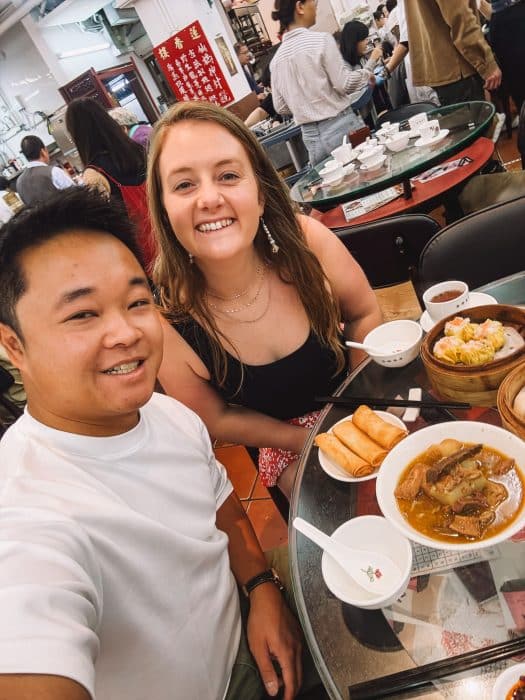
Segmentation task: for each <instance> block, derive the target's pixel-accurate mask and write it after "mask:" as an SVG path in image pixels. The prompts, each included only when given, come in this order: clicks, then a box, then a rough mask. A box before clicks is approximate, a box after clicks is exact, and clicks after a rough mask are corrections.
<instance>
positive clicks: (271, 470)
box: [259, 411, 320, 487]
mask: <svg viewBox="0 0 525 700" xmlns="http://www.w3.org/2000/svg"><path fill="white" fill-rule="evenodd" d="M319 413H320V411H314V412H313V413H307V414H306V415H305V416H300V417H299V418H290V420H289V421H286V422H287V423H291V424H292V425H300V426H301V427H303V428H313V427H314V425H315V423H316V422H317V419H318V417H319ZM296 459H299V455H298V454H296V453H295V452H291V451H290V450H281V449H279V448H277V447H263V448H261V449H260V450H259V476H260V477H261V482H262V483H263V484H264V486H267V487H268V486H275V485H276V484H277V479H278V478H279V477H280V476H281V474H282V473H283V471H284V470H285V469H286V467H287V466H288V465H289V464H291V463H292V462H294V461H295V460H296Z"/></svg>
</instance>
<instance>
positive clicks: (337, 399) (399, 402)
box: [315, 396, 472, 409]
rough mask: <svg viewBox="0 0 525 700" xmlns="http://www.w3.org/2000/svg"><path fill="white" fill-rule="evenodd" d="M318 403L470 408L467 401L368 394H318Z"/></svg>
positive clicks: (383, 406) (386, 406)
mask: <svg viewBox="0 0 525 700" xmlns="http://www.w3.org/2000/svg"><path fill="white" fill-rule="evenodd" d="M315 400H316V401H318V402H319V403H334V404H339V405H340V406H355V405H356V404H362V403H364V404H367V405H368V406H376V407H377V408H388V407H389V406H400V407H401V408H410V407H414V408H448V409H452V408H460V409H467V408H472V406H471V405H470V404H469V403H462V402H460V401H418V400H415V399H387V398H383V399H375V398H373V397H370V396H318V397H316V399H315Z"/></svg>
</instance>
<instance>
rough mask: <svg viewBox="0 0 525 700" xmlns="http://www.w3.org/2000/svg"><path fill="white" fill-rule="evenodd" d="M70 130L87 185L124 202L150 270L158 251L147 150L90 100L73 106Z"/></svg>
mask: <svg viewBox="0 0 525 700" xmlns="http://www.w3.org/2000/svg"><path fill="white" fill-rule="evenodd" d="M66 127H67V130H68V131H69V133H70V134H71V138H72V139H73V141H74V142H75V145H76V147H77V150H78V154H79V156H80V159H81V161H82V164H83V165H84V172H83V174H82V178H83V181H84V184H85V185H86V186H87V187H92V188H94V189H97V190H98V191H99V192H102V193H103V194H106V195H107V196H111V197H116V198H117V199H119V200H123V201H124V203H125V205H126V208H127V210H128V214H129V215H130V217H131V218H132V219H134V220H135V223H136V224H137V227H138V229H139V234H138V235H139V239H138V243H139V246H140V248H141V250H142V254H143V256H144V263H145V265H146V268H147V269H148V270H150V269H151V266H152V264H153V260H154V258H155V255H156V250H155V243H154V239H153V235H152V233H151V226H150V223H149V216H148V210H147V203H146V151H145V150H144V148H143V147H142V146H141V145H140V144H139V143H137V142H136V141H133V140H132V139H131V138H130V137H129V136H128V135H127V134H126V133H125V132H124V130H123V129H122V128H121V127H120V126H119V124H117V122H116V121H115V120H114V119H112V118H111V116H110V115H109V114H108V113H107V112H106V110H105V109H104V107H102V105H101V104H100V103H99V102H97V101H96V100H95V99H93V98H90V97H80V98H78V99H76V100H73V101H72V102H70V103H69V105H68V107H67V111H66Z"/></svg>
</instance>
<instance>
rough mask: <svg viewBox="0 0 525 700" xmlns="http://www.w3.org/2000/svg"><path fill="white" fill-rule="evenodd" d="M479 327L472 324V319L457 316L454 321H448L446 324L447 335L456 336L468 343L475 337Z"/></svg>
mask: <svg viewBox="0 0 525 700" xmlns="http://www.w3.org/2000/svg"><path fill="white" fill-rule="evenodd" d="M477 325H478V324H477V323H471V322H470V318H463V317H462V316H456V317H455V318H453V319H452V321H447V322H446V323H445V335H447V336H455V337H457V338H461V340H464V341H465V342H467V341H468V340H472V338H473V337H474V331H475V330H476V327H477Z"/></svg>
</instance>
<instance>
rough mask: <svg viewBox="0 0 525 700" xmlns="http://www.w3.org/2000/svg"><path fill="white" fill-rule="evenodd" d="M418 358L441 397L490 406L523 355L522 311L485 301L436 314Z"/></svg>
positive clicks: (524, 329) (524, 330)
mask: <svg viewBox="0 0 525 700" xmlns="http://www.w3.org/2000/svg"><path fill="white" fill-rule="evenodd" d="M421 359H422V361H423V364H424V366H425V370H426V372H427V374H428V377H429V379H430V382H431V384H432V386H433V388H434V389H435V390H436V391H437V392H438V393H439V394H440V395H441V396H442V397H443V398H448V399H453V400H459V401H469V402H470V403H472V404H473V405H475V406H495V405H496V395H497V390H498V387H499V385H500V384H501V382H502V381H503V379H504V378H505V377H506V375H507V374H508V373H509V372H510V371H512V370H513V369H514V367H516V366H518V365H519V364H520V362H522V361H523V360H524V359H525V311H524V310H523V309H520V308H518V307H515V306H506V305H504V304H494V305H492V304H491V305H486V306H476V307H473V308H471V309H466V310H465V311H462V312H461V313H458V314H456V315H455V316H449V317H447V318H445V319H442V320H441V321H439V322H438V323H437V324H436V325H435V326H434V328H432V330H431V331H430V332H429V333H428V334H427V336H426V337H425V338H424V340H423V342H422V344H421Z"/></svg>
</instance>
